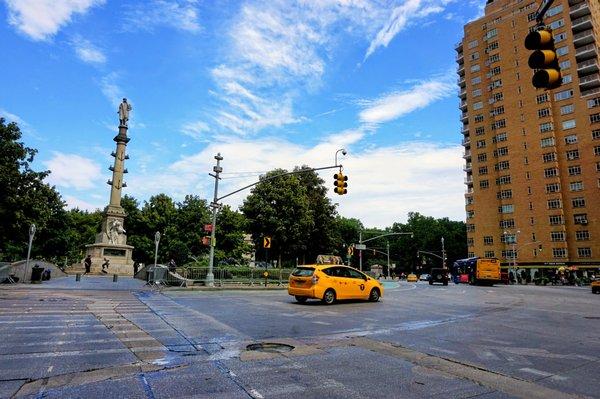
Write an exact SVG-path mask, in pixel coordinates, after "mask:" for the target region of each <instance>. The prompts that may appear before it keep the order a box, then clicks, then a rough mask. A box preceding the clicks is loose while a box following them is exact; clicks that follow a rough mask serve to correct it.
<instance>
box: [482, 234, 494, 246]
mask: <svg viewBox="0 0 600 399" xmlns="http://www.w3.org/2000/svg"><path fill="white" fill-rule="evenodd" d="M483 245H494V237H492V236H484V237H483Z"/></svg>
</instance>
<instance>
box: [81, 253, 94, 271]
mask: <svg viewBox="0 0 600 399" xmlns="http://www.w3.org/2000/svg"><path fill="white" fill-rule="evenodd" d="M83 264H84V265H85V273H83V274H88V273H89V272H90V271H91V270H92V255H88V256H86V257H85V260H84V261H83Z"/></svg>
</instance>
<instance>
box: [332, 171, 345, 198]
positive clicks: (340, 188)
mask: <svg viewBox="0 0 600 399" xmlns="http://www.w3.org/2000/svg"><path fill="white" fill-rule="evenodd" d="M333 178H334V179H335V180H334V182H333V185H334V186H335V188H334V189H333V191H334V192H335V193H336V194H339V195H344V194H347V193H348V190H347V189H346V187H348V183H347V181H348V176H344V174H343V173H342V172H338V173H336V174H335V175H333Z"/></svg>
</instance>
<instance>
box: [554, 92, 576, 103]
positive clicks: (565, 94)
mask: <svg viewBox="0 0 600 399" xmlns="http://www.w3.org/2000/svg"><path fill="white" fill-rule="evenodd" d="M573 93H574V92H573V90H563V91H559V92H558V93H556V94H554V100H556V101H561V100H566V99H567V98H571V97H573Z"/></svg>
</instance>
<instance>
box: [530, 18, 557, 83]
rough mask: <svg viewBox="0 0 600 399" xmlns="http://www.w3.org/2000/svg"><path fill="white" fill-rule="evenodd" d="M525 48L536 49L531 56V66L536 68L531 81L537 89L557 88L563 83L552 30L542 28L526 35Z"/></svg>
mask: <svg viewBox="0 0 600 399" xmlns="http://www.w3.org/2000/svg"><path fill="white" fill-rule="evenodd" d="M525 48H526V49H528V50H534V51H533V53H531V55H530V56H529V62H528V64H529V67H530V68H532V69H535V70H536V72H535V73H534V74H533V78H532V79H531V83H532V84H533V86H534V87H535V88H537V89H555V88H557V87H559V86H560V85H561V84H562V76H561V73H560V67H559V65H558V55H557V54H556V49H555V48H554V37H553V36H552V30H551V29H548V28H545V27H543V28H540V29H539V30H536V31H533V32H530V33H529V34H528V35H527V37H525Z"/></svg>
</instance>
